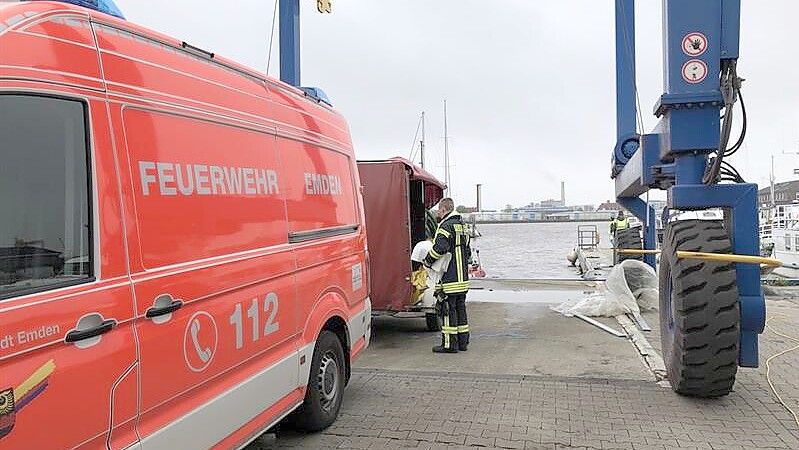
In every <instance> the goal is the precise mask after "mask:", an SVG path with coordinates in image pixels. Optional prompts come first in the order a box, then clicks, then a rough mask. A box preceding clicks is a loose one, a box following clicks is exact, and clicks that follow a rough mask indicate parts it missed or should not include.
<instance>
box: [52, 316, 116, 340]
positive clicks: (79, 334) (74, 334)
mask: <svg viewBox="0 0 799 450" xmlns="http://www.w3.org/2000/svg"><path fill="white" fill-rule="evenodd" d="M116 324H117V321H116V320H114V319H107V320H104V321H102V322H101V323H100V324H99V325H97V326H95V327H92V328H87V329H85V330H72V331H70V332H69V333H67V336H66V337H65V338H64V342H78V341H83V340H85V339H89V338H93V337H96V336H100V335H101V334H105V333H108V332H109V331H111V330H112V329H114V327H115V326H116Z"/></svg>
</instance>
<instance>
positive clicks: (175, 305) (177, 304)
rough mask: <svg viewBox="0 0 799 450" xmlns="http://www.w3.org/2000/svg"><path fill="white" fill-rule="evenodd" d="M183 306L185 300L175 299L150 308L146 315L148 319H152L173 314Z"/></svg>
mask: <svg viewBox="0 0 799 450" xmlns="http://www.w3.org/2000/svg"><path fill="white" fill-rule="evenodd" d="M182 306H183V302H182V301H180V300H173V301H172V303H170V304H168V305H166V306H162V307H158V308H156V307H155V306H153V307H152V308H150V309H148V310H147V312H145V313H144V316H145V317H147V318H148V319H152V318H153V317H158V316H164V315H166V314H171V313H173V312H175V311H177V310H179V309H180V308H181V307H182Z"/></svg>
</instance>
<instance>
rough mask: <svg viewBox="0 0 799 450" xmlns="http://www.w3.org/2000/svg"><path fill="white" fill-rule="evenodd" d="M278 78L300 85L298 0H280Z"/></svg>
mask: <svg viewBox="0 0 799 450" xmlns="http://www.w3.org/2000/svg"><path fill="white" fill-rule="evenodd" d="M280 79H281V80H282V81H283V82H285V83H288V84H290V85H292V86H300V0H280Z"/></svg>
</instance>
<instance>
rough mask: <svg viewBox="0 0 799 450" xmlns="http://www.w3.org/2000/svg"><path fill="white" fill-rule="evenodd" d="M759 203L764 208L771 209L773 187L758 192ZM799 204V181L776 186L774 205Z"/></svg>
mask: <svg viewBox="0 0 799 450" xmlns="http://www.w3.org/2000/svg"><path fill="white" fill-rule="evenodd" d="M757 199H758V203H760V206H761V207H762V208H769V207H771V203H772V201H771V187H770V186H767V187H764V188H763V189H761V190H759V191H758V192H757ZM791 203H799V180H794V181H786V182H784V183H776V184H775V185H774V204H775V205H789V204H791Z"/></svg>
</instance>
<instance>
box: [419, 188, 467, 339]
mask: <svg viewBox="0 0 799 450" xmlns="http://www.w3.org/2000/svg"><path fill="white" fill-rule="evenodd" d="M438 217H439V219H440V222H439V224H438V228H437V229H436V234H435V237H434V238H433V248H432V249H431V250H430V252H429V253H428V254H427V257H426V258H425V265H427V266H430V265H432V264H433V263H434V262H436V260H438V259H439V258H441V257H442V256H444V255H446V254H447V253H449V254H450V255H451V258H450V261H449V265H448V266H447V269H446V271H445V272H444V275H443V276H442V277H441V281H440V283H439V285H438V286H436V296H437V298H438V299H439V301H440V314H441V322H442V326H441V345H437V346H435V347H433V352H435V353H458V351H459V350H460V351H466V350H467V348H468V347H469V321H468V319H467V317H466V293H467V292H469V260H470V258H471V249H470V247H469V234H468V233H467V231H466V227H465V226H464V224H463V220H462V219H461V216H460V214H458V212H457V211H455V202H453V201H452V199H451V198H445V199H443V200H441V202H439V204H438Z"/></svg>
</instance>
